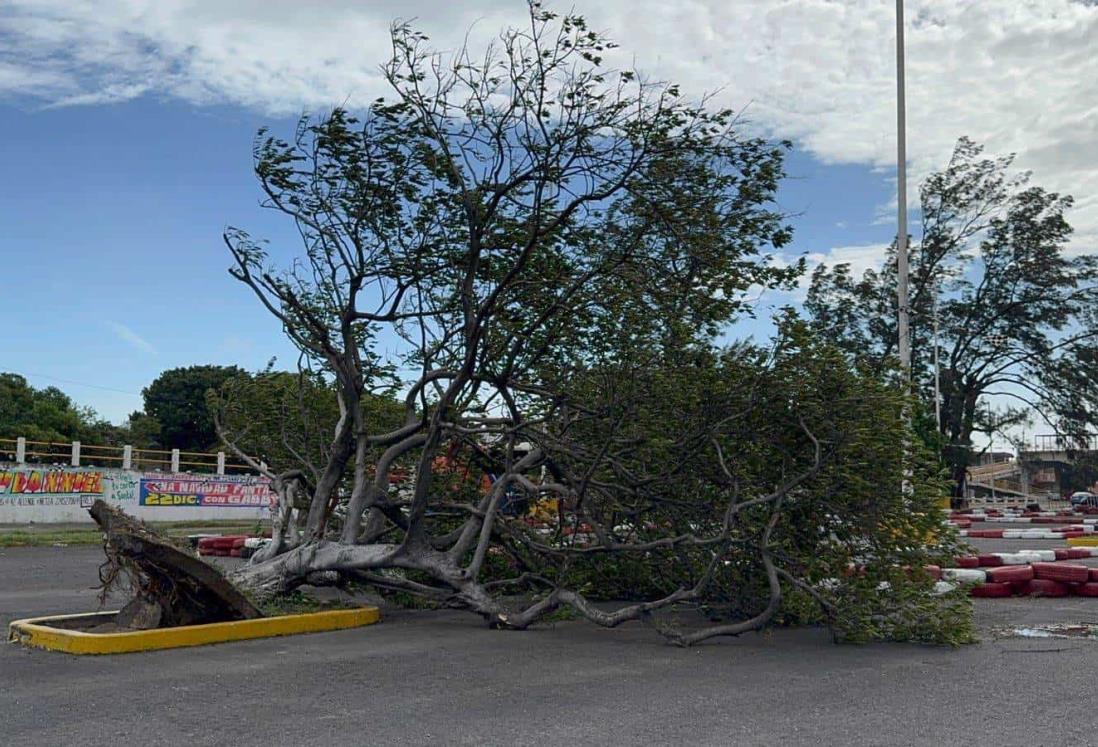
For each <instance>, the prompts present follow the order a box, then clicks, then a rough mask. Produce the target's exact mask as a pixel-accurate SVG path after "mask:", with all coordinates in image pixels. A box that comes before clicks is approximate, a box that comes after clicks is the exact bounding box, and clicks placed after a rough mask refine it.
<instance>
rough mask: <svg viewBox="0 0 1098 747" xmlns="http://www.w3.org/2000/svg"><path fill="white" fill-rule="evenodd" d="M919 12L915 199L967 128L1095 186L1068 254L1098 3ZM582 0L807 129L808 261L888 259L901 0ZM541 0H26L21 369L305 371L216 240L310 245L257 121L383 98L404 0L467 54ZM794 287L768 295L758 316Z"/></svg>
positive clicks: (912, 18)
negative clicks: (255, 167) (265, 187)
mask: <svg viewBox="0 0 1098 747" xmlns="http://www.w3.org/2000/svg"><path fill="white" fill-rule="evenodd" d="M907 6H908V8H907V18H908V25H907V29H908V30H907V45H908V49H907V59H908V86H909V88H908V125H909V136H908V137H909V140H908V151H909V156H910V168H911V177H912V178H911V183H912V192H914V185H915V184H916V183H917V180H918V179H919V178H920V176H922V175H925V174H926V173H927V172H928V171H929V170H931V169H933V168H935V167H938V166H940V165H942V164H943V163H944V161H945V160H946V159H947V158H948V155H949V152H950V149H951V147H952V144H953V143H954V142H955V141H956V139H957V138H958V137H959V136H961V135H968V136H970V137H972V138H973V139H975V140H976V141H978V142H982V143H984V144H986V146H987V148H988V151H989V152H992V153H1005V152H1017V154H1018V159H1017V163H1018V165H1019V166H1020V167H1023V168H1026V169H1030V170H1032V171H1033V172H1034V179H1035V181H1036V183H1038V184H1041V185H1043V186H1046V187H1048V188H1050V189H1053V190H1059V191H1062V192H1067V193H1071V194H1073V195H1074V196H1075V197H1076V199H1077V207H1076V209H1075V210H1074V212H1073V214H1072V215H1071V220H1072V222H1073V224H1074V225H1075V227H1076V232H1077V233H1076V239H1075V241H1074V243H1073V246H1072V250H1073V251H1079V252H1081V251H1093V249H1094V246H1095V242H1096V241H1098V53H1096V50H1098V3H1096V2H1095V0H908V3H907ZM562 7H563V6H562ZM575 7H576V9H577V10H578V11H580V12H582V13H583V14H585V15H586V16H587V17H588V19H589V21H590V22H591V24H592V25H593V26H595V27H598V28H601V29H605V30H608V31H610V32H611V33H612V36H613V37H614V38H615V39H616V40H617V41H618V42H619V43H620V45H621V48H620V54H621V55H623V58H624V59H625V60H626V61H627V62H632V63H634V64H635V65H636V66H637V67H639V68H640V69H642V70H644V71H646V72H648V73H650V74H652V75H653V76H655V77H659V78H664V79H671V80H675V81H678V82H680V83H681V84H682V85H683V87H684V88H685V89H686V90H688V91H692V92H696V93H698V94H701V93H704V92H711V91H719V93H718V94H717V96H718V99H719V100H720V102H721V103H723V104H727V105H730V106H733V107H736V108H738V109H745V111H746V113H747V117H748V118H749V119H750V120H751V122H752V126H753V127H755V128H757V129H758V130H759V131H761V132H764V133H766V134H768V135H772V136H775V137H782V138H789V139H791V140H793V141H794V142H795V144H796V150H795V152H794V153H793V154H792V156H791V160H790V165H789V170H790V173H791V175H792V176H793V177H794V178H793V179H791V180H790V181H789V183H788V184H787V185H786V187H785V188H783V191H782V194H781V196H780V197H781V200H782V207H783V208H785V209H787V210H789V211H790V212H793V213H796V214H797V217H796V219H795V227H796V230H797V237H796V241H795V244H794V248H793V249H794V251H793V253H794V254H807V255H808V256H809V257H810V258H811V259H813V260H814V261H819V260H821V259H830V260H835V259H841V260H849V261H852V262H854V263H855V264H856V265H857V266H859V267H864V266H868V265H872V264H874V263H875V262H876V261H877V258H878V257H879V256H880V250H881V246H882V245H883V244H884V243H886V242H888V241H889V240H890V238H891V236H892V231H893V229H892V227H891V225H890V223H889V221H890V220H891V215H892V210H893V209H894V200H895V197H894V194H895V182H894V180H893V168H894V162H893V158H894V156H893V154H894V148H895V137H894V129H895V109H894V105H895V104H894V101H895V99H894V85H895V84H894V78H893V75H894V54H895V53H894V46H893V44H894V25H893V24H894V16H893V12H894V3H893V2H892V0H675V1H672V0H663V2H657V1H655V0H629V1H628V2H627V1H626V0H599V1H598V2H584V1H583V0H576V2H575ZM523 14H524V6H523V4H522V3H520V2H518V1H517V0H467V1H466V2H463V3H451V2H441V1H437V2H428V1H427V0H409V1H407V2H392V1H390V0H347V1H342V0H323V1H316V2H310V3H303V2H300V0H298V1H297V2H284V1H283V0H254V1H245V0H191V1H190V2H185V1H183V0H127V1H125V2H123V1H121V0H119V1H117V2H113V1H111V0H97V1H95V2H89V1H83V2H82V1H81V0H5V1H4V2H3V3H2V4H0V122H3V125H2V127H3V130H2V131H3V132H4V134H5V137H3V138H0V158H2V159H3V163H4V164H5V171H6V173H5V178H4V179H3V180H2V181H0V255H2V256H3V257H4V259H5V260H6V261H5V262H4V269H5V270H6V275H7V280H8V282H7V283H5V286H4V290H0V315H2V318H3V319H4V320H5V325H4V327H5V334H4V335H3V338H4V339H5V345H4V346H3V348H0V370H15V371H19V372H23V373H26V374H27V375H28V377H29V378H30V379H31V380H32V382H33V383H35V384H36V385H46V384H50V383H56V384H58V385H59V386H61V387H62V388H63V389H66V390H67V391H69V392H70V393H71V394H72V395H73V396H74V397H76V398H77V399H78V400H79V401H82V402H86V403H89V404H92V405H94V406H95V407H96V408H97V409H99V410H100V411H101V412H102V413H104V414H105V415H107V416H109V417H111V418H112V419H116V420H117V419H120V418H122V417H124V416H125V414H126V413H127V412H128V411H129V410H132V409H133V408H134V407H136V406H138V405H139V404H140V400H139V399H138V398H137V397H136V394H137V393H138V392H139V391H140V389H141V387H142V386H144V385H145V384H146V383H147V382H148V381H149V380H151V379H152V378H153V377H154V376H155V375H156V373H158V372H159V371H160V370H162V369H164V368H167V367H171V366H175V365H183V364H189V363H200V362H218V363H239V364H242V365H245V366H249V367H257V366H261V365H263V364H264V363H265V362H266V360H267V359H268V358H269V357H271V356H272V355H278V356H280V357H281V359H282V360H284V361H285V362H286V363H287V364H289V363H290V361H291V360H292V358H291V356H290V351H289V350H288V349H287V348H286V346H285V345H284V344H282V343H281V342H280V341H279V340H278V330H277V328H276V327H275V326H274V325H273V324H272V323H271V322H270V321H269V320H268V319H266V318H265V317H264V316H263V315H262V313H261V312H260V310H259V309H258V308H256V306H255V304H254V303H253V302H252V301H251V300H250V299H249V298H248V297H247V295H246V293H245V292H244V290H243V289H242V288H239V287H236V286H234V284H233V283H232V282H231V281H230V280H229V279H228V278H227V277H226V276H225V273H224V270H225V267H226V265H227V262H226V256H225V253H224V250H223V248H222V247H221V245H220V240H219V236H220V231H221V229H222V228H223V227H224V226H225V225H226V224H229V223H232V224H237V225H242V226H246V227H248V228H250V229H253V230H254V231H255V232H256V233H259V234H265V235H268V236H272V237H273V238H275V239H276V240H279V239H282V238H288V234H287V233H286V230H285V229H286V227H285V226H283V225H281V224H280V223H278V222H277V221H275V220H274V218H273V216H271V215H268V214H265V213H263V211H260V210H259V209H258V208H257V206H256V203H257V192H256V190H255V186H254V184H253V182H252V180H251V177H250V174H249V171H248V170H249V166H250V143H251V137H252V135H253V133H254V131H255V129H256V128H257V127H258V126H260V125H263V124H269V125H272V126H274V128H275V129H276V130H277V129H278V128H282V131H283V132H287V131H289V128H290V127H291V123H292V120H293V118H294V117H295V116H296V115H297V114H299V113H301V112H302V111H307V110H308V111H321V110H323V109H324V108H326V107H329V106H331V105H332V104H334V103H340V102H349V103H351V104H355V103H359V102H366V101H369V100H371V99H372V98H374V97H376V96H378V95H380V94H381V93H383V90H382V84H381V81H380V79H379V76H378V73H377V66H378V64H379V63H380V62H381V61H382V60H383V59H384V58H385V56H386V53H387V49H388V46H387V29H388V26H389V23H390V21H391V20H392V19H393V18H394V17H398V16H399V17H403V18H409V17H414V18H416V19H417V20H416V23H417V24H418V25H419V26H420V27H421V28H423V29H424V30H425V31H426V32H427V33H428V34H430V36H431V37H432V39H433V41H434V43H435V45H436V46H438V47H440V48H449V47H452V46H454V45H455V44H456V43H458V42H459V41H460V39H461V37H462V36H463V35H464V33H465V30H466V29H468V28H470V27H472V29H473V30H472V32H471V38H472V40H473V42H474V43H476V42H477V41H478V40H481V39H484V38H486V37H487V36H488V35H491V34H493V33H495V32H496V31H498V29H499V28H500V27H501V26H503V25H505V24H507V23H509V22H513V21H519V20H521V18H522V16H523ZM9 258H10V259H9ZM12 260H14V261H12ZM785 300H787V299H763V300H762V301H761V302H760V313H762V314H764V315H765V313H766V310H767V309H768V308H769V306H771V305H773V304H776V303H781V302H784V301H785ZM748 331H751V330H750V329H748ZM96 387H98V388H96Z"/></svg>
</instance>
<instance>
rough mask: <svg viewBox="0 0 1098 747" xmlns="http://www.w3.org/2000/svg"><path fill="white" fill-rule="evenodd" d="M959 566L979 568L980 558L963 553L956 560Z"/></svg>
mask: <svg viewBox="0 0 1098 747" xmlns="http://www.w3.org/2000/svg"><path fill="white" fill-rule="evenodd" d="M955 562H956V563H957V567H958V568H979V567H980V559H979V558H978V557H976V556H975V555H962V556H961V557H959V558H957V560H956V561H955Z"/></svg>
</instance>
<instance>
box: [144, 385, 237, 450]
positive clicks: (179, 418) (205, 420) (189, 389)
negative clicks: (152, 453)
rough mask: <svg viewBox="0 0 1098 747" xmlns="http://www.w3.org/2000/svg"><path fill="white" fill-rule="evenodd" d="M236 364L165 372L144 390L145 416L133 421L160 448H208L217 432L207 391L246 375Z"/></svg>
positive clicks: (214, 441) (212, 444) (213, 443)
mask: <svg viewBox="0 0 1098 747" xmlns="http://www.w3.org/2000/svg"><path fill="white" fill-rule="evenodd" d="M246 375H247V374H246V372H245V371H244V370H243V369H241V368H238V367H236V366H212V365H206V366H187V367H184V368H173V369H169V370H167V371H164V372H163V373H161V374H160V375H159V376H157V377H156V379H155V380H154V381H153V382H152V383H151V384H149V386H147V387H145V389H143V390H142V392H141V394H142V395H143V396H144V398H145V411H144V415H145V416H147V417H151V418H154V419H155V421H156V423H155V425H154V424H153V423H150V422H148V421H147V420H145V419H144V418H142V417H141V416H140V415H138V414H135V415H136V417H135V416H131V417H130V421H131V424H133V425H135V426H136V427H137V429H138V432H139V433H140V434H141V435H143V436H144V437H147V438H154V435H153V434H155V440H156V441H157V442H158V444H159V445H160V447H161V448H164V449H180V450H182V451H196V452H200V451H208V450H209V449H211V448H212V447H214V446H216V444H217V431H216V429H215V428H214V424H213V419H212V418H211V416H210V413H209V410H208V409H207V407H206V392H207V391H208V390H210V389H217V388H218V387H220V386H221V385H222V384H223V383H224V382H225V381H226V380H227V379H230V378H232V377H234V376H246ZM157 426H158V427H157Z"/></svg>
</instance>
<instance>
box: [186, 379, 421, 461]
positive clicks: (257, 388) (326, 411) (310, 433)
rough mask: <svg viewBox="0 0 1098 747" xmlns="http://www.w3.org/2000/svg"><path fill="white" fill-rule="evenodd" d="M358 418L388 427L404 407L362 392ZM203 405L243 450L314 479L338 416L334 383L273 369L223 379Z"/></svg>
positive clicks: (394, 424)
mask: <svg viewBox="0 0 1098 747" xmlns="http://www.w3.org/2000/svg"><path fill="white" fill-rule="evenodd" d="M360 407H361V409H362V418H363V422H364V423H366V424H368V427H370V428H371V429H375V430H390V429H392V428H395V427H397V426H398V425H399V424H400V423H401V422H402V421H403V418H404V408H403V405H401V404H400V403H399V402H397V401H396V400H395V399H393V398H392V397H391V396H389V395H388V394H387V393H384V392H382V393H378V394H372V395H371V394H365V395H363V396H362V397H361V400H360ZM207 409H208V412H210V413H211V414H212V417H215V418H217V419H218V420H219V421H220V422H221V425H222V428H223V429H224V431H225V433H226V435H228V436H229V438H230V440H231V441H232V442H233V443H234V444H235V445H236V446H237V447H238V448H240V449H241V450H242V451H244V452H245V453H247V454H249V455H250V456H252V457H254V458H256V459H259V460H262V461H265V462H266V463H267V464H268V465H269V466H270V467H271V469H273V470H274V471H275V472H283V471H287V470H293V469H297V470H301V471H302V472H304V473H306V474H308V475H310V479H312V480H315V479H316V477H317V475H318V473H319V470H320V467H321V466H323V464H324V463H325V461H326V459H327V457H328V454H329V451H330V449H331V445H332V434H333V433H334V432H335V426H336V423H337V421H338V420H339V402H338V398H337V394H336V387H335V385H334V384H333V383H332V382H331V381H329V380H328V379H326V378H325V377H324V376H321V375H319V374H316V373H313V372H310V371H302V372H299V373H291V372H288V371H275V370H273V369H272V368H267V369H266V370H263V371H259V372H256V373H254V374H250V375H242V376H235V377H232V378H229V379H226V380H225V381H224V382H223V383H222V384H221V385H220V387H218V388H217V389H211V390H210V391H209V392H208V394H207Z"/></svg>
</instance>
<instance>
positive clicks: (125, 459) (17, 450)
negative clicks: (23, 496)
mask: <svg viewBox="0 0 1098 747" xmlns="http://www.w3.org/2000/svg"><path fill="white" fill-rule="evenodd" d="M0 461H7V462H15V463H16V464H48V465H57V466H60V465H67V466H72V467H114V468H118V469H133V470H139V471H145V472H157V471H160V472H210V473H214V474H218V475H224V474H247V473H251V472H253V471H254V470H252V468H251V467H249V466H248V465H246V464H240V463H237V462H228V461H227V460H226V458H225V452H223V451H217V452H201V451H180V450H179V449H171V450H170V451H166V450H161V449H136V448H134V447H133V446H130V445H123V446H101V445H95V444H85V443H81V442H79V441H72V442H58V441H31V440H30V439H26V438H22V437H20V438H0Z"/></svg>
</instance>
